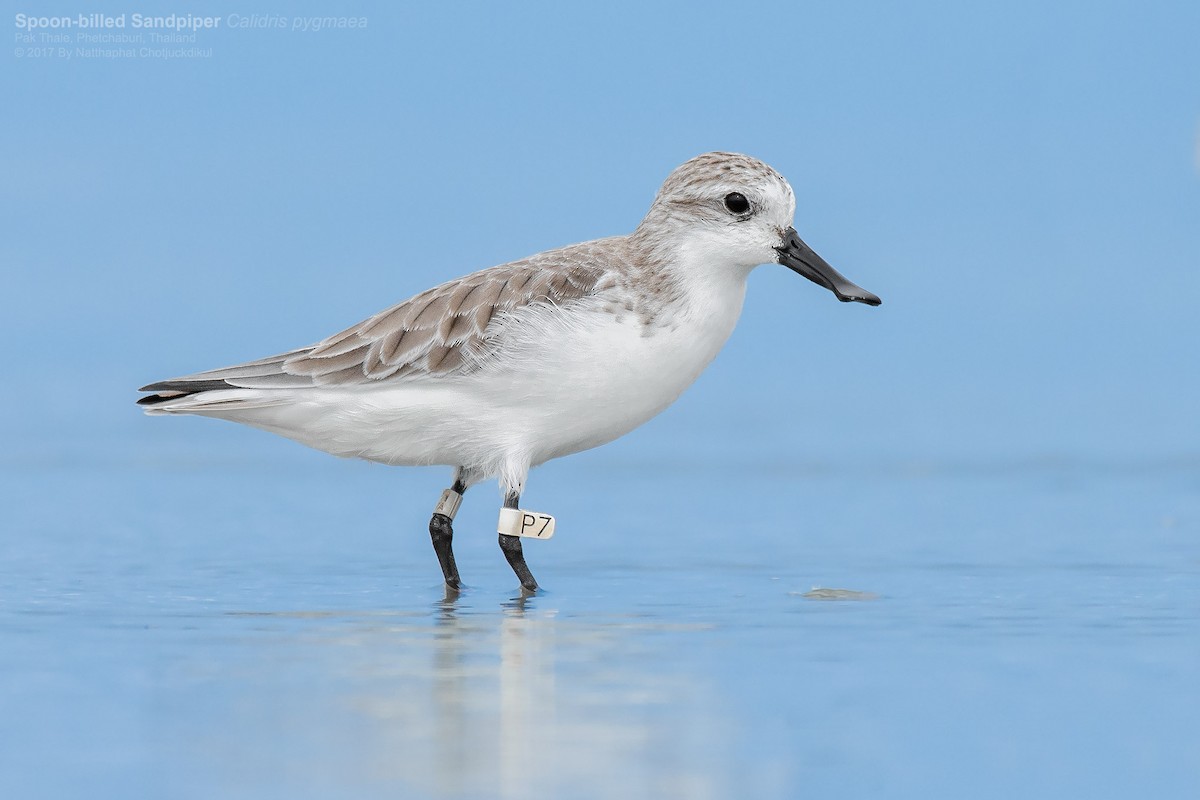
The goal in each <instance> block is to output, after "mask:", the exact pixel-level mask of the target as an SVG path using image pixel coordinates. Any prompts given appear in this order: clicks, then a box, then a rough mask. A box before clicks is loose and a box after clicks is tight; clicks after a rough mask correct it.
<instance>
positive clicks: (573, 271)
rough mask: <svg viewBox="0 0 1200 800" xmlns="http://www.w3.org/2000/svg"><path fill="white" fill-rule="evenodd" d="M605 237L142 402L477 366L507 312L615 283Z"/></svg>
mask: <svg viewBox="0 0 1200 800" xmlns="http://www.w3.org/2000/svg"><path fill="white" fill-rule="evenodd" d="M609 242H611V240H601V241H598V242H585V243H583V244H580V245H572V246H571V247H567V248H563V249H561V250H554V251H550V252H547V253H541V254H539V255H536V256H533V257H531V258H527V259H524V260H522V261H515V262H513V263H511V264H504V265H502V266H499V267H492V268H491V269H485V270H482V271H480V272H476V273H474V274H472V275H468V276H466V277H464V278H459V279H458V280H454V281H450V282H449V283H444V284H442V285H441V286H437V287H434V288H433V289H429V290H428V291H425V292H422V293H421V294H418V295H416V296H415V297H412V298H409V299H408V300H405V301H404V302H402V303H400V304H398V305H395V306H392V307H391V308H389V309H386V310H384V311H381V312H379V313H378V314H376V315H374V316H373V317H370V318H369V319H366V320H364V321H363V322H360V323H359V324H357V325H354V326H352V327H349V328H347V329H346V330H344V331H342V332H341V333H337V334H334V335H333V336H330V337H329V338H328V339H325V340H324V341H321V342H318V343H317V344H315V345H313V346H311V347H304V348H301V349H299V350H292V351H291V352H288V353H282V354H280V355H277V356H271V357H270V358H264V359H260V360H258V361H251V362H248V363H246V364H239V365H237V366H233V367H225V368H223V369H215V370H209V371H207V372H198V373H196V374H194V375H186V376H183V377H180V378H172V379H170V380H165V381H159V382H157V383H152V384H150V385H148V386H144V387H142V389H141V391H144V392H160V393H163V394H160V395H154V396H150V397H144V398H142V401H145V402H146V403H147V404H149V403H153V402H157V401H160V400H166V399H174V398H176V397H179V396H182V395H189V394H195V393H197V392H203V391H209V390H212V389H234V388H241V389H276V388H295V387H312V386H345V385H351V384H373V383H377V382H380V381H391V380H403V379H414V378H418V377H429V378H437V377H443V376H449V375H455V374H462V373H464V372H469V371H471V370H473V369H478V368H479V367H480V365H481V364H482V363H484V362H486V358H487V355H488V354H489V353H492V352H495V351H496V350H497V349H498V347H499V346H500V345H501V344H502V342H500V341H499V340H498V337H499V336H500V334H501V331H502V326H499V325H498V324H496V323H497V322H498V321H499V319H500V318H502V316H503V315H504V314H505V313H507V312H511V311H513V310H514V309H518V308H522V307H525V306H532V305H538V304H544V305H553V306H559V307H562V306H567V305H569V304H571V303H572V302H574V301H577V300H579V299H581V298H584V297H587V296H589V295H591V294H594V293H595V292H597V291H600V290H602V289H603V288H606V287H608V286H610V285H613V284H614V283H615V278H614V266H615V264H616V261H617V260H618V259H616V258H615V254H614V253H612V250H613V248H612V247H611V246H608V247H606V246H604V245H605V244H608V243H609Z"/></svg>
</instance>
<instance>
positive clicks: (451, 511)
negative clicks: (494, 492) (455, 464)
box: [429, 468, 467, 590]
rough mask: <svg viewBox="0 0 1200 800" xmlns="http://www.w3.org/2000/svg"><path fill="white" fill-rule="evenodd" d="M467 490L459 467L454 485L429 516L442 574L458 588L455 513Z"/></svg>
mask: <svg viewBox="0 0 1200 800" xmlns="http://www.w3.org/2000/svg"><path fill="white" fill-rule="evenodd" d="M466 490H467V485H466V483H464V482H463V470H462V468H459V470H458V472H457V473H456V474H455V476H454V485H453V486H451V487H450V488H449V489H447V490H446V491H445V492H443V493H442V499H441V500H440V501H438V504H437V508H435V509H434V511H433V516H432V517H430V518H429V538H430V539H431V540H432V541H433V552H435V553H437V558H438V563H439V564H441V566H442V576H443V577H445V579H446V586H447V587H448V588H450V589H454V590H457V589H459V588H460V586H461V585H462V584H461V581H460V580H459V577H458V565H456V564H455V563H454V548H453V542H454V526H453V524H452V523H453V522H454V515H455V513H457V512H458V504H459V503H461V502H462V495H463V492H465V491H466Z"/></svg>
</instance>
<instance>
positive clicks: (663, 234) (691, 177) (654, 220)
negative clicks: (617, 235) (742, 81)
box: [635, 152, 880, 306]
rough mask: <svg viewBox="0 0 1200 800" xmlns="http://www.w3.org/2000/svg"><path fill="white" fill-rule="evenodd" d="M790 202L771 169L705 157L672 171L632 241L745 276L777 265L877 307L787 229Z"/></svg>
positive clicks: (733, 157) (751, 161)
mask: <svg viewBox="0 0 1200 800" xmlns="http://www.w3.org/2000/svg"><path fill="white" fill-rule="evenodd" d="M795 211H796V196H795V194H794V193H793V192H792V187H791V186H790V185H789V184H788V182H787V181H786V180H784V178H783V176H782V175H780V174H779V173H778V172H776V171H775V170H773V169H771V167H769V166H767V165H766V164H764V163H763V162H761V161H759V160H758V159H755V158H751V157H749V156H744V155H741V154H740V153H721V152H716V153H705V154H703V155H700V156H696V157H695V158H693V159H691V160H690V161H686V162H684V163H683V164H681V165H680V166H678V167H676V169H675V171H674V172H672V173H671V174H670V175H669V176H668V177H667V180H666V182H665V183H663V185H662V188H661V189H659V191H658V196H657V197H655V198H654V203H653V204H652V205H651V206H650V211H649V212H647V214H646V217H645V219H643V220H642V223H641V225H639V226H638V231H637V234H635V235H637V236H639V237H641V238H643V239H645V240H648V241H659V242H666V241H670V242H672V243H673V244H674V245H675V246H676V247H680V248H683V249H684V250H685V251H686V252H687V253H688V255H689V256H690V257H689V258H688V259H687V260H688V261H689V262H692V263H708V264H713V265H719V268H729V269H740V270H744V271H745V272H749V271H750V270H751V269H753V268H754V267H756V266H758V265H759V264H769V263H778V264H783V265H784V266H786V267H788V268H790V269H792V270H794V271H795V272H797V273H799V274H800V275H803V276H804V277H806V278H808V279H809V280H810V281H812V282H813V283H816V284H818V285H820V286H824V287H825V288H826V289H829V290H830V291H832V292H833V293H834V294H835V295H837V298H838V299H839V300H842V301H844V302H850V301H856V302H859V303H866V304H868V305H873V306H877V305H879V303H880V300H879V298H878V297H876V296H875V295H873V294H871V293H870V292H868V291H867V290H865V289H863V288H861V287H859V286H856V285H855V284H853V283H851V282H850V281H848V280H846V279H845V278H844V277H842V275H841V274H840V273H838V271H837V270H835V269H834V268H833V267H831V266H830V265H829V264H828V263H827V262H826V261H825V260H824V259H823V258H821V257H820V256H819V255H817V254H816V253H815V252H814V251H813V250H812V248H810V247H809V246H808V245H807V244H805V243H804V241H803V240H802V239H801V238H800V236H799V235H798V234H797V233H796V229H795V228H794V227H793V226H792V218H793V215H794V214H795Z"/></svg>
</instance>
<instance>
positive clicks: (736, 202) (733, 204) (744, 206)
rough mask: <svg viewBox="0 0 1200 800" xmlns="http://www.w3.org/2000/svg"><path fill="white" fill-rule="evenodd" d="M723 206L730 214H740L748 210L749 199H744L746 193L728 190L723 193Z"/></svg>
mask: <svg viewBox="0 0 1200 800" xmlns="http://www.w3.org/2000/svg"><path fill="white" fill-rule="evenodd" d="M725 207H726V208H728V209H729V212H730V213H731V214H737V215H739V216H741V215H742V214H745V213H746V212H747V211H749V210H750V201H749V200H747V199H746V195H744V194H742V193H740V192H730V193H729V194H727V195H725Z"/></svg>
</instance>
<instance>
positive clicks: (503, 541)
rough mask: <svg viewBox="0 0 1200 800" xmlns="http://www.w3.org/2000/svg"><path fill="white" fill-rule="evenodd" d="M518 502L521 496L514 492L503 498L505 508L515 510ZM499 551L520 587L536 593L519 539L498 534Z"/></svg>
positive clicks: (535, 581)
mask: <svg viewBox="0 0 1200 800" xmlns="http://www.w3.org/2000/svg"><path fill="white" fill-rule="evenodd" d="M520 502H521V495H519V494H517V493H516V492H509V493H508V494H506V495H505V496H504V507H505V508H517V507H518V505H519V504H520ZM500 549H501V550H503V551H504V557H505V558H506V559H508V565H509V566H510V567H512V571H513V572H515V573H516V574H517V579H518V580H520V581H521V587H522V588H524V589H525V590H526V591H528V592H536V591H537V588H538V585H537V580H535V579H534V577H533V573H532V572H530V571H529V566H528V565H527V564H526V563H525V553H524V551H523V550H522V549H521V537H519V536H509V535H507V534H504V533H502V534H500Z"/></svg>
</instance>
